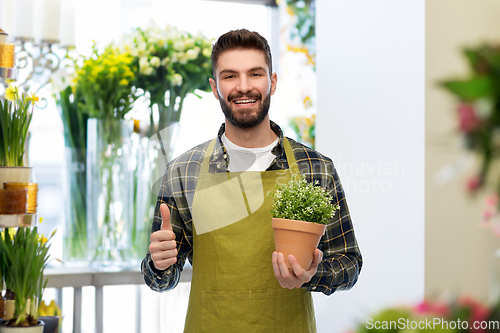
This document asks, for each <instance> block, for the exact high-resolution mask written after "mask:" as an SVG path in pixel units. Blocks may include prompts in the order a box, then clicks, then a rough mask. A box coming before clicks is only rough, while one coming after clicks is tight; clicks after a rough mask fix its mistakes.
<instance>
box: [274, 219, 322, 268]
mask: <svg viewBox="0 0 500 333" xmlns="http://www.w3.org/2000/svg"><path fill="white" fill-rule="evenodd" d="M272 227H273V230H274V243H275V246H276V251H278V252H281V253H283V255H284V256H285V259H286V264H287V266H288V268H291V267H290V263H289V262H288V255H289V254H292V255H293V256H295V258H297V261H298V262H299V264H300V266H301V267H302V268H304V269H305V270H308V269H309V268H310V267H311V263H312V261H313V255H314V250H315V249H316V248H317V247H318V244H319V241H320V239H321V236H323V234H324V233H325V228H326V226H325V225H324V224H318V223H311V222H304V221H296V220H288V219H279V218H273V219H272Z"/></svg>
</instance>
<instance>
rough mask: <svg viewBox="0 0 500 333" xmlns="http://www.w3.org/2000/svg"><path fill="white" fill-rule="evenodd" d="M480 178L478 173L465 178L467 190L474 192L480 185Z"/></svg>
mask: <svg viewBox="0 0 500 333" xmlns="http://www.w3.org/2000/svg"><path fill="white" fill-rule="evenodd" d="M481 183H482V179H481V177H479V176H478V175H474V176H472V177H470V178H469V179H468V180H467V184H466V187H467V191H469V192H470V193H474V192H476V191H477V190H478V189H479V187H481Z"/></svg>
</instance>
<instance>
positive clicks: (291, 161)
mask: <svg viewBox="0 0 500 333" xmlns="http://www.w3.org/2000/svg"><path fill="white" fill-rule="evenodd" d="M283 146H284V147H285V153H286V159H287V161H288V167H289V168H290V170H291V171H292V174H294V175H297V176H299V178H300V171H299V167H298V165H297V161H296V160H295V155H294V154H293V150H292V146H290V142H289V141H288V139H287V138H286V137H283Z"/></svg>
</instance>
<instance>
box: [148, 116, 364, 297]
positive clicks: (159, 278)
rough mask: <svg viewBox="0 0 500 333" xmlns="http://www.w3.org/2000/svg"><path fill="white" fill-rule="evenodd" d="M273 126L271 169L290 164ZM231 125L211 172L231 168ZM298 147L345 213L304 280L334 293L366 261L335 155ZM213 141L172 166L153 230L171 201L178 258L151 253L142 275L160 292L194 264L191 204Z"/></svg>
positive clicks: (305, 169) (303, 170)
mask: <svg viewBox="0 0 500 333" xmlns="http://www.w3.org/2000/svg"><path fill="white" fill-rule="evenodd" d="M271 128H272V130H273V131H274V132H275V133H276V134H277V135H278V136H279V142H278V144H277V145H276V146H275V147H274V148H273V150H272V154H274V155H275V156H276V159H275V160H274V162H273V163H271V165H270V166H269V167H268V169H267V170H268V171H269V170H283V169H288V163H287V158H286V154H285V149H284V147H283V132H282V131H281V129H280V128H279V126H278V125H276V124H275V123H274V122H272V121H271ZM224 129H225V125H224V124H222V126H221V128H220V130H219V134H218V141H217V143H216V145H215V148H214V151H213V154H212V156H211V159H210V163H209V172H212V173H222V172H227V167H228V164H229V160H228V155H227V152H226V148H225V147H224V145H223V144H222V141H221V136H222V134H223V133H224ZM288 140H289V142H290V145H291V147H292V150H293V153H294V155H295V159H296V161H297V165H298V167H299V171H300V174H301V175H304V176H306V179H307V180H308V181H309V182H313V181H315V180H318V181H319V185H320V186H321V187H323V188H326V189H327V190H329V191H330V192H331V194H332V196H333V201H332V203H333V204H335V205H336V204H338V205H339V206H340V212H339V213H336V214H335V215H334V217H332V218H330V219H329V221H328V224H327V226H326V232H325V234H324V235H323V237H322V238H321V241H320V243H319V246H318V248H319V249H320V250H321V251H322V252H323V260H322V262H321V263H320V264H319V266H318V270H317V272H316V274H315V275H314V276H313V277H312V279H311V281H309V282H308V283H305V284H303V285H302V288H306V289H307V290H308V291H317V292H323V293H324V294H326V295H330V294H332V293H333V292H335V291H336V290H348V289H350V288H352V286H354V284H355V283H356V281H357V280H358V275H359V272H360V271H361V266H362V263H363V260H362V257H361V252H360V250H359V248H358V244H357V241H356V237H355V235H354V229H353V226H352V222H351V218H350V214H349V209H348V207H347V202H346V199H345V196H344V190H343V188H342V185H341V183H340V180H339V177H338V175H337V172H336V170H335V167H334V166H333V163H332V161H331V159H329V158H328V157H326V156H323V155H321V154H320V153H319V152H317V151H315V150H313V149H310V148H308V147H306V146H304V145H302V144H300V143H298V142H296V141H294V140H292V139H288ZM209 143H210V141H207V142H204V143H202V144H200V145H198V146H196V147H195V148H193V149H191V150H189V151H187V152H186V153H184V154H182V155H181V156H179V157H177V158H176V159H174V160H172V161H171V162H170V163H169V164H168V165H167V167H166V170H165V173H164V176H163V180H162V185H161V188H160V193H159V195H158V201H157V204H156V209H155V214H154V218H153V225H152V228H151V232H155V231H157V230H160V227H161V222H162V220H161V215H160V211H159V209H160V204H162V203H166V204H167V205H168V206H169V208H170V211H171V223H172V229H173V231H174V232H175V234H176V242H177V250H178V256H177V262H176V263H175V264H174V265H172V266H171V267H169V268H168V269H166V270H164V271H160V270H157V269H156V268H155V267H154V264H153V261H152V259H151V255H150V253H149V252H148V254H147V255H146V257H145V258H144V260H143V261H142V265H141V266H142V274H143V275H144V280H145V282H146V284H147V285H149V287H150V288H151V289H152V290H154V291H158V292H163V291H167V290H170V289H173V288H174V287H175V286H177V284H178V283H179V279H180V275H181V272H182V269H183V266H184V263H185V262H186V259H188V260H189V262H190V263H191V264H192V259H193V246H194V244H193V223H192V222H193V221H192V217H191V207H192V202H193V197H194V192H195V189H196V183H197V181H198V176H199V173H200V169H201V164H202V163H203V158H204V156H205V151H206V149H207V147H208V144H209Z"/></svg>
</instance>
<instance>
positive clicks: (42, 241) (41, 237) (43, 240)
mask: <svg viewBox="0 0 500 333" xmlns="http://www.w3.org/2000/svg"><path fill="white" fill-rule="evenodd" d="M47 242H48V239H47V237H45V234H42V235H41V236H38V243H40V244H45V243H47Z"/></svg>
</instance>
